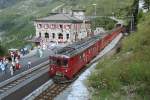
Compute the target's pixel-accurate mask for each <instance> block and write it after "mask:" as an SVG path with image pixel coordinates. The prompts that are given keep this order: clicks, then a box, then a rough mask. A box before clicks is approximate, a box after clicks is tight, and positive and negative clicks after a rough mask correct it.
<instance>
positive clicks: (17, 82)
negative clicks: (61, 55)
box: [0, 61, 49, 99]
mask: <svg viewBox="0 0 150 100" xmlns="http://www.w3.org/2000/svg"><path fill="white" fill-rule="evenodd" d="M48 70H49V66H48V61H46V62H44V63H41V64H40V65H38V66H35V67H33V68H31V69H29V70H27V71H25V72H23V73H21V74H18V75H16V76H14V77H12V78H11V79H8V80H6V81H4V82H2V83H1V84H0V99H4V98H5V97H7V96H9V95H10V94H12V93H14V92H15V91H17V90H18V89H20V88H21V87H24V86H25V85H27V84H28V83H30V82H32V81H33V80H35V79H37V78H38V77H40V76H41V75H43V74H45V73H47V72H48Z"/></svg>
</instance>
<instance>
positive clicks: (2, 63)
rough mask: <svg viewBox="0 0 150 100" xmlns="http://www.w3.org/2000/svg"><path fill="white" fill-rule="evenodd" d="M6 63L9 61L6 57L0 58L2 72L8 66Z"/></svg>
mask: <svg viewBox="0 0 150 100" xmlns="http://www.w3.org/2000/svg"><path fill="white" fill-rule="evenodd" d="M8 63H9V60H8V59H6V58H3V59H1V60H0V68H1V71H2V72H4V71H6V69H7V67H8Z"/></svg>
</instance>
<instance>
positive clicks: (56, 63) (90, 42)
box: [49, 27, 124, 82]
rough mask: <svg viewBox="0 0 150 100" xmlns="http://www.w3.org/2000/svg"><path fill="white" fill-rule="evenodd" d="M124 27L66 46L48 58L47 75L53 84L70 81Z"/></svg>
mask: <svg viewBox="0 0 150 100" xmlns="http://www.w3.org/2000/svg"><path fill="white" fill-rule="evenodd" d="M123 31H124V27H117V28H116V29H114V30H112V31H111V32H109V33H108V34H105V35H96V36H93V37H91V38H87V39H84V40H82V41H79V42H76V43H74V44H71V45H68V46H67V47H64V48H62V49H61V50H59V51H58V52H57V54H56V55H52V56H50V57H49V60H50V70H49V75H50V77H52V78H53V80H54V81H55V82H63V81H66V80H67V81H68V80H72V79H73V78H74V77H75V76H76V74H77V73H78V72H79V71H80V70H81V69H82V68H84V67H85V66H86V64H87V63H89V62H90V61H91V60H92V59H93V58H94V57H95V56H96V55H97V54H98V53H99V52H100V51H101V50H102V49H103V48H104V47H105V46H107V44H109V43H110V42H111V41H112V40H113V39H114V38H115V37H116V36H117V35H118V34H120V33H122V32H123Z"/></svg>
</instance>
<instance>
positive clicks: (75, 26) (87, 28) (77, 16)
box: [34, 10, 92, 45]
mask: <svg viewBox="0 0 150 100" xmlns="http://www.w3.org/2000/svg"><path fill="white" fill-rule="evenodd" d="M84 12H85V11H84V10H73V11H72V13H69V14H64V13H58V14H54V15H50V16H48V17H44V18H39V19H36V20H35V22H34V25H35V29H36V36H35V38H34V41H35V42H37V43H39V44H41V45H42V44H46V45H48V44H49V43H50V42H56V43H71V42H75V41H78V40H81V39H83V38H86V37H88V36H90V35H92V33H91V22H90V20H87V19H86V18H85V15H84Z"/></svg>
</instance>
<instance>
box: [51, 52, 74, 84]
mask: <svg viewBox="0 0 150 100" xmlns="http://www.w3.org/2000/svg"><path fill="white" fill-rule="evenodd" d="M49 61H50V70H49V75H50V77H52V79H53V80H54V82H56V83H61V82H65V81H67V80H68V79H70V78H71V77H70V75H71V71H70V68H69V57H67V56H62V55H54V56H50V57H49Z"/></svg>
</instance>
